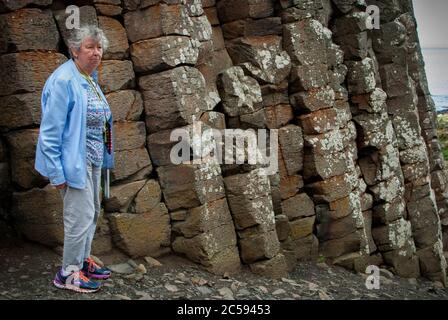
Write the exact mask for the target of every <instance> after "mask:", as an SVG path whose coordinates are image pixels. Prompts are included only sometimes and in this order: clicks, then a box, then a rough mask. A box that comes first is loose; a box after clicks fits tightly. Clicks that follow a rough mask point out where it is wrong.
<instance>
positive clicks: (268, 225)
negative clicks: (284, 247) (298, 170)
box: [224, 169, 287, 277]
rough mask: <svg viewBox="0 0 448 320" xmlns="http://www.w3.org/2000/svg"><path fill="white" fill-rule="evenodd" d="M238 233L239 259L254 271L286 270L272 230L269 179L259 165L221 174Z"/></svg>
mask: <svg viewBox="0 0 448 320" xmlns="http://www.w3.org/2000/svg"><path fill="white" fill-rule="evenodd" d="M224 184H225V188H226V192H227V199H228V201H229V206H230V211H231V213H232V217H233V221H234V222H235V228H236V230H237V234H238V244H239V247H240V255H241V260H242V261H243V262H244V263H246V264H249V266H250V268H251V270H252V271H253V272H254V273H258V274H263V275H268V276H273V277H281V276H284V275H285V274H286V272H287V265H286V261H285V257H284V255H283V254H282V253H281V251H280V243H279V240H278V236H277V232H276V228H275V226H276V223H275V218H274V217H275V214H274V211H273V207H272V200H271V195H270V193H271V190H270V184H269V179H268V177H267V176H266V175H264V174H263V173H262V172H261V171H260V170H259V169H256V170H253V171H251V172H249V173H244V174H237V175H232V176H228V177H225V178H224Z"/></svg>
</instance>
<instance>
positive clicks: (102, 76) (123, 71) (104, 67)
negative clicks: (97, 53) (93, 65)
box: [98, 60, 135, 93]
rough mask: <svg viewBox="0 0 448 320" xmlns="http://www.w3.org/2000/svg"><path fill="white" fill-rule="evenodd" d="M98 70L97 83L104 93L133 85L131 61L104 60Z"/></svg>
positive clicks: (133, 75) (133, 76) (133, 77)
mask: <svg viewBox="0 0 448 320" xmlns="http://www.w3.org/2000/svg"><path fill="white" fill-rule="evenodd" d="M98 70H99V75H98V78H99V84H100V86H101V88H102V89H103V92H104V93H109V92H111V91H117V90H123V89H129V88H131V87H133V86H134V83H135V74H134V70H133V69H132V62H131V61H127V60H125V61H118V60H105V61H103V62H102V63H101V65H100V66H99V68H98Z"/></svg>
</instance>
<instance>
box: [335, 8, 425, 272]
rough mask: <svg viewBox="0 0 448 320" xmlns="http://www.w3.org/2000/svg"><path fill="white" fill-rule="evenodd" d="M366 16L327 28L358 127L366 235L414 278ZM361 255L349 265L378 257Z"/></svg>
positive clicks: (396, 167)
mask: <svg viewBox="0 0 448 320" xmlns="http://www.w3.org/2000/svg"><path fill="white" fill-rule="evenodd" d="M359 10H361V9H359ZM366 17H367V15H366V13H365V12H362V11H357V10H356V9H355V10H352V11H351V12H350V13H348V14H346V15H344V16H342V17H340V18H338V19H337V20H336V21H335V25H334V27H333V31H334V32H335V41H337V43H338V44H340V46H341V48H343V49H344V52H345V57H346V61H345V64H346V65H347V67H348V79H347V80H348V91H349V94H350V103H351V105H352V112H353V120H354V121H355V123H356V125H357V129H358V136H357V141H358V146H359V155H360V159H359V166H360V168H361V171H362V175H363V178H364V180H365V182H366V183H367V185H368V195H369V197H370V199H372V196H373V203H372V200H371V201H370V208H369V209H370V215H371V216H372V214H373V221H372V222H373V224H372V226H373V230H372V234H373V239H374V240H375V243H376V244H377V247H378V250H379V252H381V253H383V256H384V260H385V262H386V263H387V264H390V265H391V266H393V267H394V269H395V272H396V273H397V274H399V275H402V276H407V277H417V276H418V275H419V266H418V259H417V257H416V255H415V246H414V242H413V238H412V234H411V231H410V223H409V222H408V221H406V220H404V217H405V214H404V210H405V206H404V202H403V199H402V197H403V194H404V179H403V174H402V171H401V168H400V162H399V155H398V149H397V141H396V138H395V134H394V129H393V126H392V122H391V121H390V120H389V117H388V115H387V106H386V104H385V102H386V98H387V96H386V94H385V93H384V91H383V90H381V89H379V88H376V86H377V82H378V83H379V82H380V81H379V80H378V73H376V70H377V69H378V66H377V62H376V58H375V55H374V54H373V52H372V48H371V46H369V42H368V41H367V39H368V37H367V27H366V24H365V21H366ZM400 232H401V233H402V234H400ZM365 260H366V261H365V262H363V263H355V266H359V267H362V268H364V267H365V265H367V264H372V262H375V261H377V262H376V263H375V264H377V265H378V264H379V263H381V256H380V255H378V254H376V255H372V256H370V257H368V258H367V259H365ZM358 271H361V272H364V271H365V270H358Z"/></svg>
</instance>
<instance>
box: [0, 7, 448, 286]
mask: <svg viewBox="0 0 448 320" xmlns="http://www.w3.org/2000/svg"><path fill="white" fill-rule="evenodd" d="M60 4H61V2H59V3H57V4H56V2H55V3H54V4H53V5H52V1H51V0H48V1H47V0H40V1H37V0H26V1H25V0H21V1H0V12H1V14H0V26H1V29H2V34H1V35H0V69H1V70H2V71H3V72H2V74H3V75H4V77H6V78H4V81H2V82H1V83H0V108H1V110H2V117H1V118H0V134H1V135H0V219H1V220H6V221H8V223H10V224H12V225H14V227H15V229H16V230H17V231H18V232H20V233H21V234H22V235H24V236H25V237H27V238H28V239H30V240H32V241H37V242H40V243H44V244H46V245H49V246H61V245H62V244H63V225H62V212H61V210H62V209H61V208H62V207H61V205H62V203H61V199H60V197H59V196H58V194H57V192H55V189H52V187H51V186H50V185H49V184H48V180H46V179H45V178H43V177H41V176H40V175H39V174H38V173H37V172H36V171H35V170H34V156H35V147H36V139H37V136H38V132H39V131H38V130H39V124H40V120H41V119H40V118H41V106H40V94H41V91H42V87H43V84H44V82H45V80H46V79H47V77H48V76H49V75H50V74H51V72H52V71H53V70H54V69H55V68H56V67H57V66H59V65H60V64H62V63H63V62H64V61H66V59H67V57H68V54H67V51H66V48H65V47H63V46H59V44H60V43H62V42H61V41H60V40H62V41H65V42H66V41H67V39H68V37H69V36H70V33H71V30H70V29H67V28H66V24H65V19H66V18H67V14H66V13H65V10H63V9H64V8H62V7H60ZM367 5H377V6H378V7H379V8H380V9H381V13H382V16H381V27H380V29H378V30H369V29H368V24H366V21H367V19H368V15H367V13H366V7H367ZM80 11H81V16H82V19H81V20H82V23H91V24H96V25H98V26H100V27H101V28H103V29H104V31H105V33H106V36H107V37H108V39H109V41H110V46H109V50H108V51H107V52H106V53H105V54H104V56H103V62H102V65H101V66H100V68H99V82H100V85H101V86H102V88H103V91H104V92H105V94H106V97H107V99H108V101H109V103H110V105H111V109H112V112H113V114H114V120H115V123H114V132H115V133H116V136H115V141H114V143H115V152H116V154H115V159H116V166H115V168H114V169H113V170H112V171H111V180H112V181H111V182H112V186H111V198H110V199H108V200H107V201H104V203H103V204H104V211H105V212H104V214H103V217H102V219H101V221H100V224H99V228H98V231H97V235H96V238H95V241H94V248H93V249H94V252H107V251H109V250H111V248H112V246H114V247H116V248H118V249H120V250H122V251H123V252H124V253H126V254H128V255H129V256H132V257H144V256H149V255H150V256H160V255H163V254H179V255H183V256H185V257H187V258H188V259H190V260H192V261H194V262H196V263H198V264H199V265H201V266H203V267H204V268H206V269H207V270H209V271H210V272H214V273H218V274H224V273H226V272H227V273H231V272H237V271H238V270H240V268H241V266H242V265H248V266H249V268H250V270H252V272H254V273H257V274H261V275H267V276H272V277H284V276H285V275H286V274H287V272H288V270H291V269H292V268H294V267H295V266H296V265H297V263H299V262H300V261H304V260H317V259H318V258H319V257H320V258H326V259H327V261H330V262H332V263H334V264H338V265H342V266H344V267H347V268H351V269H355V270H357V271H361V272H364V271H365V268H366V266H368V265H370V264H376V265H382V266H387V267H388V268H389V269H391V270H392V271H393V272H394V273H396V274H398V275H401V276H405V277H411V278H415V277H418V276H424V277H427V278H429V279H432V280H435V281H441V282H442V283H444V284H446V267H447V265H446V261H445V255H446V253H445V255H444V250H447V251H448V249H446V248H444V246H443V244H444V243H445V244H446V243H447V241H448V222H447V221H448V177H447V176H446V174H445V171H444V170H445V163H444V160H443V155H442V153H441V148H440V145H439V142H438V139H437V134H436V130H435V129H436V122H435V119H436V118H435V106H434V102H433V100H432V98H431V95H430V92H429V89H428V84H427V80H426V76H425V70H424V64H423V59H422V54H421V49H420V45H419V40H418V36H417V31H416V21H415V18H414V13H413V8H412V3H411V1H410V0H397V1H379V0H369V1H354V0H350V1H340V0H311V1H291V0H281V1H274V0H238V1H236V0H216V1H214V0H213V1H205V0H203V1H199V0H195V1H187V0H178V1H115V0H114V1H93V4H92V5H85V6H83V7H81V8H80ZM23 30H26V32H23ZM261 133H268V135H267V137H266V139H265V138H263V136H262V135H261ZM234 139H235V143H234ZM263 139H264V141H263ZM263 142H264V143H263ZM254 146H255V148H253V147H254ZM245 147H247V148H245ZM251 147H252V149H251ZM234 152H235V153H234ZM268 154H269V155H270V156H268ZM254 160H256V161H254ZM262 160H270V162H266V161H264V162H263V161H262ZM268 166H269V168H271V167H273V168H274V169H277V170H271V171H268V170H267V167H268ZM12 221H13V222H12Z"/></svg>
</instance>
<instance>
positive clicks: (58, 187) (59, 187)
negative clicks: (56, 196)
mask: <svg viewBox="0 0 448 320" xmlns="http://www.w3.org/2000/svg"><path fill="white" fill-rule="evenodd" d="M66 186H67V183H66V182H64V183H62V184H58V185H57V186H55V187H56V189H59V190H60V189H64V188H65V187H66Z"/></svg>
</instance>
